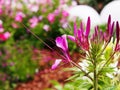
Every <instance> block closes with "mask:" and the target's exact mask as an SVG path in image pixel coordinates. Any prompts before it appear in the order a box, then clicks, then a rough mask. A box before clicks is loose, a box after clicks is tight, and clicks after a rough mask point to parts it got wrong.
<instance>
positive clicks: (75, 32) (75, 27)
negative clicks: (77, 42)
mask: <svg viewBox="0 0 120 90" xmlns="http://www.w3.org/2000/svg"><path fill="white" fill-rule="evenodd" d="M74 36H75V37H76V36H77V25H76V23H74Z"/></svg>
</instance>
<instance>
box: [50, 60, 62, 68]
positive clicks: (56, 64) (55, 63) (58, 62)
mask: <svg viewBox="0 0 120 90" xmlns="http://www.w3.org/2000/svg"><path fill="white" fill-rule="evenodd" d="M61 61H62V59H56V60H55V62H54V64H53V65H52V67H51V69H56V68H57V66H58V65H59V64H60V62H61Z"/></svg>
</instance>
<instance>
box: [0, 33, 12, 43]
mask: <svg viewBox="0 0 120 90" xmlns="http://www.w3.org/2000/svg"><path fill="white" fill-rule="evenodd" d="M9 37H10V33H9V32H5V33H0V40H1V41H6V40H7V39H8V38H9Z"/></svg>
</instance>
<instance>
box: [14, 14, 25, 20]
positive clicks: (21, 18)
mask: <svg viewBox="0 0 120 90" xmlns="http://www.w3.org/2000/svg"><path fill="white" fill-rule="evenodd" d="M24 17H25V14H24V13H23V12H17V14H16V16H15V21H17V22H22V20H23V18H24Z"/></svg>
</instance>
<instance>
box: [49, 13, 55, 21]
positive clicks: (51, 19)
mask: <svg viewBox="0 0 120 90" xmlns="http://www.w3.org/2000/svg"><path fill="white" fill-rule="evenodd" d="M47 19H48V21H49V22H50V23H54V21H55V15H54V14H53V13H50V14H48V16H47Z"/></svg>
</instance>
